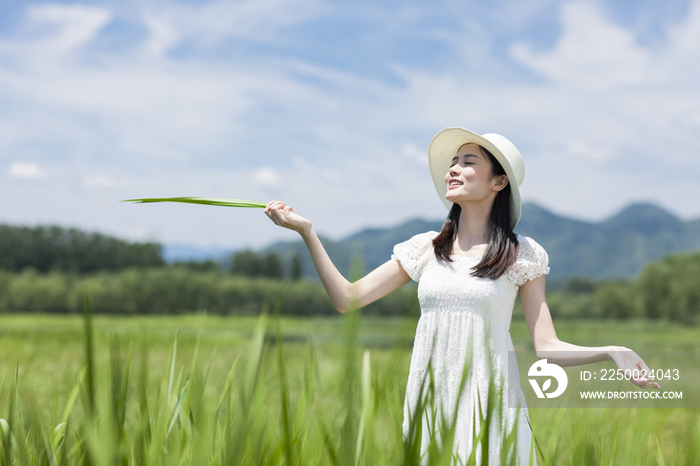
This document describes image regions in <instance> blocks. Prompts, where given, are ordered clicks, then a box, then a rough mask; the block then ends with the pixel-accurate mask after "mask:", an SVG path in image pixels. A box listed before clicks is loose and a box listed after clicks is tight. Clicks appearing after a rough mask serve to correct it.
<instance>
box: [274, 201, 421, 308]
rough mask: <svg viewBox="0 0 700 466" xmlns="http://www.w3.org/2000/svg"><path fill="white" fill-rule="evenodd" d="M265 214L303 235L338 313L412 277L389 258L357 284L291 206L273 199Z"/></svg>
mask: <svg viewBox="0 0 700 466" xmlns="http://www.w3.org/2000/svg"><path fill="white" fill-rule="evenodd" d="M265 214H266V215H267V216H268V217H270V219H271V220H272V221H273V222H274V223H275V225H279V226H282V227H284V228H289V229H290V230H294V231H296V232H297V233H299V234H300V235H301V237H302V238H303V240H304V243H306V247H307V248H308V249H309V253H310V254H311V259H312V260H313V262H314V267H316V271H317V272H318V276H319V277H321V283H323V287H324V288H325V289H326V293H328V296H329V297H330V298H331V302H332V303H333V305H334V306H335V308H336V309H337V310H338V312H346V311H348V310H349V308H350V307H354V308H360V307H363V306H366V305H367V304H369V303H372V302H374V301H376V300H378V299H379V298H382V297H384V296H386V295H388V294H389V293H391V292H392V291H394V290H397V289H399V288H401V286H403V285H405V284H406V283H408V282H409V281H410V280H411V278H410V277H409V276H408V274H407V273H406V272H405V271H404V269H403V267H401V264H399V262H398V261H395V260H389V261H387V262H386V263H384V264H383V265H380V266H379V267H377V268H376V269H375V270H373V271H372V272H370V273H369V274H368V275H366V276H365V277H363V278H361V279H360V280H358V281H356V282H355V283H350V282H349V281H348V280H346V279H345V277H343V275H342V274H341V273H340V272H339V271H338V269H337V268H336V267H335V265H333V262H332V261H331V259H330V257H328V253H327V252H326V250H325V249H324V247H323V245H322V244H321V240H319V238H318V236H317V235H316V232H315V231H314V228H313V226H312V225H311V222H310V221H309V220H307V219H306V218H304V217H301V216H300V215H297V214H295V213H294V209H293V208H292V207H290V206H288V205H286V204H285V203H284V202H280V201H272V202H270V203H269V204H268V205H267V207H266V208H265Z"/></svg>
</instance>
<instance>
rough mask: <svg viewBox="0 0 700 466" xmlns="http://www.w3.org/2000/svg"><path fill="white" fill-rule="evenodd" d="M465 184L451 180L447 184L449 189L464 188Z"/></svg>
mask: <svg viewBox="0 0 700 466" xmlns="http://www.w3.org/2000/svg"><path fill="white" fill-rule="evenodd" d="M463 184H464V183H462V182H461V181H458V180H450V182H449V183H447V187H448V188H451V187H453V186H462V185H463Z"/></svg>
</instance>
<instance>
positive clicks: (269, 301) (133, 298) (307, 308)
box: [0, 266, 418, 316]
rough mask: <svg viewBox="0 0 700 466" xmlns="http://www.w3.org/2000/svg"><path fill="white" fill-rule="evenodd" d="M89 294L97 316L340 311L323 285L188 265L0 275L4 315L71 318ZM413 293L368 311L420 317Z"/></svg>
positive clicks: (407, 290)
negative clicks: (47, 313) (57, 315)
mask: <svg viewBox="0 0 700 466" xmlns="http://www.w3.org/2000/svg"><path fill="white" fill-rule="evenodd" d="M84 293H86V294H87V295H88V296H89V297H90V300H91V303H92V307H93V310H94V312H96V313H113V314H179V313H185V312H194V311H206V312H208V313H212V314H223V315H232V314H248V315H250V314H258V313H259V312H260V311H261V309H263V308H264V307H267V308H268V309H273V307H275V306H277V304H278V303H279V310H280V312H281V313H282V314H285V315H307V316H308V315H333V314H335V313H336V311H335V308H334V307H333V305H332V303H331V302H330V299H329V298H328V296H327V295H326V292H325V290H324V289H323V286H321V284H319V283H317V282H313V281H309V280H298V281H288V280H279V279H276V278H269V277H246V276H243V275H233V274H231V273H226V272H223V271H220V270H211V271H205V272H201V271H196V270H192V269H190V268H187V267H182V266H167V267H154V268H131V269H125V270H121V271H118V272H108V271H102V272H97V273H94V274H88V275H78V274H72V273H65V272H61V271H53V272H49V273H47V274H42V273H38V272H37V271H36V270H32V269H27V270H24V271H22V272H19V273H13V272H0V312H41V313H45V312H49V313H54V312H55V313H73V312H78V311H79V309H80V300H81V296H82V295H83V294H84ZM417 309H418V303H417V300H416V292H415V287H405V288H404V289H401V290H399V291H398V292H396V293H393V294H391V295H390V296H387V297H385V298H383V299H381V300H379V301H377V302H376V303H373V304H372V305H370V306H368V307H367V312H368V313H371V314H377V315H405V314H407V313H410V312H418V311H417Z"/></svg>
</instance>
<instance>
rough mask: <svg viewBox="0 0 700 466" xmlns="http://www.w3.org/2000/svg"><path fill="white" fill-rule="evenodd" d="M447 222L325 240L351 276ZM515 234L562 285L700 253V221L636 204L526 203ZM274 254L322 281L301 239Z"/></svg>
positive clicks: (417, 223)
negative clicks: (353, 266) (579, 212)
mask: <svg viewBox="0 0 700 466" xmlns="http://www.w3.org/2000/svg"><path fill="white" fill-rule="evenodd" d="M442 222H443V220H437V221H428V220H411V221H408V222H406V223H403V224H401V225H398V226H395V227H390V228H384V229H379V228H372V229H365V230H362V231H360V232H358V233H355V234H353V235H351V236H349V237H347V238H345V239H343V240H340V241H336V242H334V241H330V240H328V239H326V238H322V242H323V244H324V246H325V247H326V249H327V251H328V254H329V255H330V256H331V259H333V262H334V263H335V264H336V265H337V267H338V269H339V270H340V271H341V272H343V273H344V274H345V275H346V276H348V275H349V270H350V263H351V259H352V257H353V256H357V255H359V257H361V258H362V259H363V261H364V270H365V271H369V270H372V269H374V268H375V267H377V266H379V265H380V264H382V263H384V262H385V261H387V260H388V259H389V258H390V257H391V252H392V249H393V247H394V245H395V244H397V243H400V242H402V241H405V240H407V239H409V238H410V237H412V236H413V235H415V234H418V233H422V232H424V231H430V230H435V231H438V230H439V229H440V228H441V226H442ZM516 232H517V233H520V234H522V235H525V236H530V237H532V238H534V239H535V240H536V241H537V242H538V243H540V244H541V245H542V246H543V247H544V248H545V249H546V250H547V252H548V253H549V258H550V267H551V269H552V271H551V274H550V276H549V278H548V280H549V281H550V282H551V283H553V284H557V283H563V282H565V281H566V280H568V279H570V278H572V277H584V278H591V279H610V278H630V277H633V276H634V275H636V274H637V273H638V272H639V271H640V270H641V269H642V268H643V267H644V266H645V265H646V264H647V263H649V262H651V261H654V260H657V259H659V258H661V257H662V256H664V255H667V254H671V253H677V252H691V251H697V250H700V219H698V220H694V221H690V222H684V221H682V220H680V219H678V218H677V217H675V216H674V215H672V214H670V213H668V212H667V211H665V210H663V209H661V208H660V207H658V206H655V205H652V204H633V205H630V206H628V207H626V208H625V209H623V210H622V211H621V212H619V213H617V214H616V215H614V216H612V217H610V218H608V219H607V220H604V221H602V222H586V221H582V220H576V219H572V218H567V217H562V216H559V215H556V214H554V213H552V212H550V211H548V210H546V209H543V208H542V207H539V206H537V205H535V204H524V205H523V215H522V219H521V221H520V223H519V224H518V226H517V228H516ZM270 251H275V252H278V253H279V254H281V255H282V256H283V257H285V258H288V257H290V256H291V255H292V254H294V253H295V252H296V253H297V254H299V256H300V257H301V259H302V264H303V268H304V274H305V275H307V276H309V277H314V278H316V279H317V278H318V276H317V275H316V272H315V270H314V267H313V263H312V262H311V257H310V256H309V254H308V252H307V251H306V247H305V246H304V243H303V242H302V241H296V242H285V243H276V244H273V245H271V246H269V247H267V248H265V252H270Z"/></svg>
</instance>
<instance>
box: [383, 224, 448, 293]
mask: <svg viewBox="0 0 700 466" xmlns="http://www.w3.org/2000/svg"><path fill="white" fill-rule="evenodd" d="M436 236H437V232H435V231H429V232H427V233H421V234H419V235H416V236H414V237H413V238H411V239H409V240H408V241H404V242H403V243H399V244H397V245H396V246H394V253H393V254H392V255H391V258H392V259H394V260H396V261H399V263H400V264H401V267H403V269H404V270H405V271H406V273H407V274H408V276H409V277H411V279H412V280H415V281H418V280H420V276H421V274H422V273H423V269H424V268H425V266H426V264H427V263H428V261H429V260H430V258H431V257H435V255H434V254H433V239H434V238H435V237H436Z"/></svg>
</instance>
